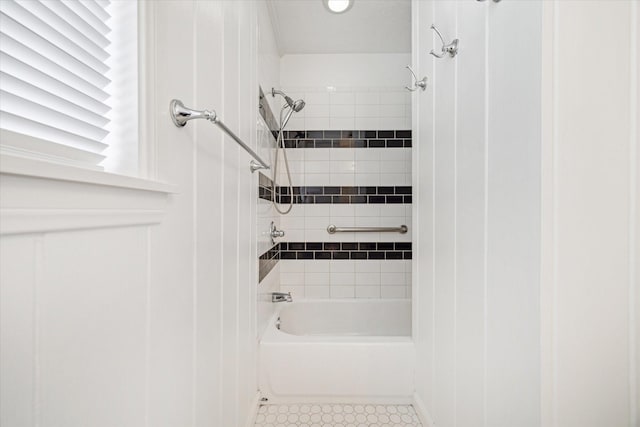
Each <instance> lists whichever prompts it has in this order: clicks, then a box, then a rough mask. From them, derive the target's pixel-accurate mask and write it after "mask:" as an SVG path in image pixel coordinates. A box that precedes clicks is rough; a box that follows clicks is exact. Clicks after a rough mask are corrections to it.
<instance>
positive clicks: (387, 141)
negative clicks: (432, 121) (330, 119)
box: [283, 130, 412, 148]
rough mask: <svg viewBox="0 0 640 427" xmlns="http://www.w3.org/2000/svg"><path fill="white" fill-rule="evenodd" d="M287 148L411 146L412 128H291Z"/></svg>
mask: <svg viewBox="0 0 640 427" xmlns="http://www.w3.org/2000/svg"><path fill="white" fill-rule="evenodd" d="M283 137H284V146H285V147H287V148H403V147H411V145H412V142H411V141H412V136H411V131H410V130H307V131H304V130H290V131H285V132H284V135H283Z"/></svg>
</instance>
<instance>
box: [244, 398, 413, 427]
mask: <svg viewBox="0 0 640 427" xmlns="http://www.w3.org/2000/svg"><path fill="white" fill-rule="evenodd" d="M255 426H256V427H422V424H420V421H419V420H418V416H417V415H416V411H415V409H413V406H411V405H344V404H304V403H303V404H290V405H262V406H260V408H259V409H258V414H257V416H256V424H255Z"/></svg>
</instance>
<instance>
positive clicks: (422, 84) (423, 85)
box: [404, 65, 427, 92]
mask: <svg viewBox="0 0 640 427" xmlns="http://www.w3.org/2000/svg"><path fill="white" fill-rule="evenodd" d="M406 68H407V70H409V71H410V72H411V75H412V76H413V85H412V86H411V87H409V86H405V87H404V88H405V89H406V90H408V91H410V92H415V91H416V90H418V88H420V89H422V90H423V91H424V90H425V89H427V77H426V76H425V77H423V78H422V80H418V77H416V73H414V72H413V70H412V69H411V67H410V66H409V65H407V66H406Z"/></svg>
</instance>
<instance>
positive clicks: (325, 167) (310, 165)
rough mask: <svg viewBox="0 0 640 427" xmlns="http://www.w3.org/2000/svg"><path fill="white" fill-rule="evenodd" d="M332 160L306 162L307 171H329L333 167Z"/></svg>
mask: <svg viewBox="0 0 640 427" xmlns="http://www.w3.org/2000/svg"><path fill="white" fill-rule="evenodd" d="M331 164H332V162H328V161H320V162H306V172H308V173H310V174H311V173H317V174H318V173H327V171H329V168H330V167H331Z"/></svg>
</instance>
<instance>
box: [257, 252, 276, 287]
mask: <svg viewBox="0 0 640 427" xmlns="http://www.w3.org/2000/svg"><path fill="white" fill-rule="evenodd" d="M279 259H280V244H279V243H278V244H276V245H275V246H273V247H272V248H271V249H269V250H268V251H267V252H265V253H263V254H262V255H260V256H259V257H258V283H260V282H262V279H264V278H265V277H267V274H269V273H270V272H271V270H273V267H275V266H276V264H277V263H278V260H279Z"/></svg>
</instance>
